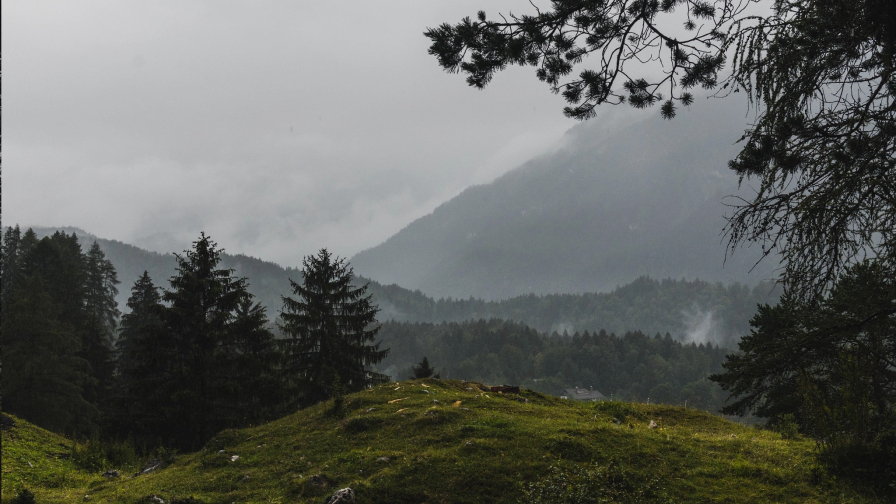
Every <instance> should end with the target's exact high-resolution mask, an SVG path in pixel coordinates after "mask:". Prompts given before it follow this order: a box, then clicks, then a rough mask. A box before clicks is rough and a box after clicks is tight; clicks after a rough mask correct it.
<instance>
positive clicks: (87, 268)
mask: <svg viewBox="0 0 896 504" xmlns="http://www.w3.org/2000/svg"><path fill="white" fill-rule="evenodd" d="M83 263H84V265H83V266H84V275H83V279H84V290H83V292H84V300H83V307H84V313H83V322H82V328H81V331H82V345H83V347H82V351H83V352H84V355H85V358H86V359H87V360H88V362H90V365H91V367H92V368H93V377H94V379H95V380H96V385H95V387H92V388H91V389H90V390H89V391H88V393H89V394H90V396H91V397H90V399H91V400H92V401H94V402H96V403H97V404H100V403H102V402H103V401H105V400H106V398H107V395H108V392H109V388H110V387H111V385H112V383H111V382H112V374H113V371H114V362H113V357H112V348H113V345H114V340H115V332H116V331H117V329H118V317H119V316H120V315H121V312H119V311H118V302H117V301H116V300H115V296H116V295H118V287H116V286H117V285H118V283H119V282H118V274H117V273H116V271H115V267H114V266H113V265H112V262H111V261H109V260H108V259H106V255H105V254H104V253H103V251H102V250H100V247H99V245H98V244H97V243H96V242H93V245H91V247H90V249H89V250H88V251H87V254H84V256H83Z"/></svg>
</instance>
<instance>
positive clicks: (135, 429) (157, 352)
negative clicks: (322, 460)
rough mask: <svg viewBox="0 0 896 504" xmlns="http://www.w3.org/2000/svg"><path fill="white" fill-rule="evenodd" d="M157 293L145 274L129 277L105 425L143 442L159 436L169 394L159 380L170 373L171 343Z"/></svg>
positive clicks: (151, 440) (153, 440) (149, 441)
mask: <svg viewBox="0 0 896 504" xmlns="http://www.w3.org/2000/svg"><path fill="white" fill-rule="evenodd" d="M161 300H162V297H161V295H160V294H159V290H158V288H157V287H156V286H155V285H154V284H153V282H152V279H151V278H150V277H149V273H147V272H146V271H144V272H143V275H142V276H141V277H140V278H139V279H137V281H136V282H134V286H133V287H132V288H131V296H130V297H129V298H128V302H127V306H128V308H129V309H130V312H129V313H126V314H125V315H123V316H122V317H121V333H120V335H119V338H118V341H117V342H116V346H115V349H116V354H117V359H116V360H117V364H118V366H117V374H116V377H117V380H116V386H115V392H114V396H113V401H112V404H111V406H112V408H111V409H112V411H111V418H110V419H109V420H110V421H109V424H110V427H111V428H112V430H113V431H114V432H116V433H117V434H120V435H124V436H134V437H135V438H137V439H139V440H141V441H143V442H148V443H154V442H156V441H157V440H158V438H159V434H160V433H161V432H162V431H163V426H164V425H165V423H166V422H165V410H166V404H167V402H168V401H169V398H168V397H167V395H165V393H164V392H163V388H162V385H163V384H164V382H165V379H166V378H168V377H170V374H171V364H172V359H173V355H172V347H171V341H170V337H169V334H168V332H167V331H165V330H164V327H163V325H162V319H161V315H162V303H161Z"/></svg>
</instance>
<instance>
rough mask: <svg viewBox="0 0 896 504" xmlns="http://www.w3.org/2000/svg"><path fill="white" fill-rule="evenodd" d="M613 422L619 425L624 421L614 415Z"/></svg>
mask: <svg viewBox="0 0 896 504" xmlns="http://www.w3.org/2000/svg"><path fill="white" fill-rule="evenodd" d="M613 423H614V424H616V425H619V424H621V423H622V421H621V420H619V419H618V418H616V417H613Z"/></svg>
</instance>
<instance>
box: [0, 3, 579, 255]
mask: <svg viewBox="0 0 896 504" xmlns="http://www.w3.org/2000/svg"><path fill="white" fill-rule="evenodd" d="M481 4H482V2H478V1H472V0H470V1H463V2H460V1H452V2H444V3H442V4H441V5H435V4H433V3H431V2H419V1H410V0H409V1H404V2H385V3H383V2H363V1H351V2H348V1H346V2H326V3H314V2H286V1H284V2H225V1H219V0H214V1H213V0H208V1H204V2H174V1H171V2H164V1H163V2H100V1H82V2H77V3H72V2H63V1H56V2H51V1H48V2H16V3H8V4H5V5H4V15H3V21H2V23H3V26H2V29H3V36H2V43H3V45H4V47H5V49H6V50H5V54H4V62H3V63H4V74H5V75H4V78H5V79H4V81H5V82H4V111H3V112H4V126H6V131H5V138H4V140H5V142H4V153H3V155H4V161H5V163H4V165H5V170H4V184H3V214H4V217H5V219H4V224H11V223H16V222H18V223H20V224H23V225H74V226H79V227H82V228H85V229H86V230H88V231H90V232H93V233H95V234H97V235H99V236H103V237H107V238H114V239H119V240H124V241H137V242H139V243H141V244H144V245H147V246H153V247H156V248H158V249H161V250H169V249H170V247H172V246H179V245H178V244H181V245H185V244H187V243H189V241H191V240H192V239H194V238H195V237H196V236H197V235H198V233H199V231H201V230H204V231H206V232H207V233H209V234H211V235H212V236H213V237H214V238H215V239H216V240H217V241H218V243H219V244H221V245H222V246H224V247H225V248H227V249H228V251H230V252H241V253H247V254H251V255H255V256H260V257H263V258H266V259H270V260H274V261H277V262H280V263H282V264H285V265H295V264H297V263H298V262H299V260H300V258H301V256H302V255H304V254H308V253H311V252H313V251H314V250H316V249H317V248H320V247H324V246H326V247H329V248H331V249H332V250H334V251H335V252H336V253H338V254H340V255H344V256H350V255H352V254H354V253H355V252H358V251H360V250H362V249H365V248H368V247H371V246H374V245H376V244H378V243H379V242H381V241H382V240H384V239H385V238H387V237H388V236H390V235H391V234H392V233H394V232H396V231H398V230H400V229H401V228H402V227H403V226H405V225H406V224H407V223H409V222H411V221H412V220H413V219H414V218H416V217H419V216H422V215H424V214H426V213H428V212H430V211H431V210H432V209H433V208H434V207H435V206H437V205H438V204H439V203H441V202H443V201H445V200H446V199H448V198H450V197H451V196H453V195H455V194H457V193H458V192H460V191H461V190H462V189H463V188H464V187H466V186H468V185H470V184H473V183H482V182H486V181H488V180H491V179H493V178H494V177H496V176H498V175H500V174H501V173H503V172H506V171H507V170H509V169H511V168H513V167H514V166H516V165H518V164H519V163H521V162H523V161H525V160H526V159H528V158H529V157H532V156H534V155H536V154H538V153H539V152H541V151H543V150H545V149H548V148H551V146H553V145H555V144H556V143H557V142H558V140H559V139H560V137H561V136H562V133H563V132H564V131H565V130H566V129H567V128H569V127H570V126H572V123H571V122H570V121H569V120H568V119H565V118H564V117H562V114H561V113H560V110H561V107H562V99H561V98H559V97H557V96H554V95H551V94H550V93H548V92H547V90H546V88H545V86H544V84H542V83H540V82H538V81H537V80H536V79H534V78H533V76H532V69H511V70H509V71H508V72H505V73H504V74H502V75H500V76H498V77H497V78H496V80H495V82H494V83H493V85H491V86H490V87H489V88H488V89H486V90H485V91H482V92H477V91H474V90H471V89H469V88H468V87H467V86H466V84H465V83H464V81H463V78H461V77H459V76H451V75H446V74H445V73H444V72H443V71H442V70H441V69H439V68H438V66H437V65H436V62H435V60H434V58H432V57H431V56H429V55H427V54H426V48H427V46H428V44H427V42H428V41H427V39H425V38H424V37H423V36H422V32H423V30H424V29H425V28H426V27H429V26H435V25H437V24H439V23H441V22H444V21H455V20H458V19H460V18H461V17H462V16H465V15H473V14H474V13H475V11H476V9H477V8H479V7H481ZM516 7H520V5H519V4H518V2H511V1H506V2H490V4H489V8H492V9H495V11H496V12H497V11H507V10H508V9H509V8H514V9H515V8H516Z"/></svg>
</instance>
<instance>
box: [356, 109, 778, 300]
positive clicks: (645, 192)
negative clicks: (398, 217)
mask: <svg viewBox="0 0 896 504" xmlns="http://www.w3.org/2000/svg"><path fill="white" fill-rule="evenodd" d="M745 112H746V107H745V106H743V105H742V104H740V103H738V102H734V101H731V100H705V101H704V100H701V101H699V102H698V103H696V104H695V105H693V106H692V107H690V110H685V111H682V112H681V113H680V114H679V117H677V118H676V119H674V120H672V121H662V120H661V119H660V118H659V117H658V116H653V115H651V116H650V117H648V118H646V119H644V120H642V121H640V122H637V123H635V124H631V125H629V126H626V127H621V128H618V129H615V130H614V129H610V127H608V125H607V124H605V123H602V122H600V121H599V120H593V121H588V122H585V123H582V124H580V125H577V126H576V127H574V128H572V129H571V130H570V132H569V133H568V134H567V138H566V141H565V145H564V146H563V147H562V148H561V149H559V150H558V151H556V152H554V153H551V154H548V155H545V156H542V157H540V158H537V159H533V160H531V161H529V162H528V163H526V164H524V165H523V166H521V167H519V168H517V169H515V170H513V171H511V172H509V173H507V174H505V175H504V176H502V177H500V178H498V179H497V180H495V181H494V182H492V183H490V184H487V185H481V186H474V187H470V188H468V189H467V190H465V191H464V192H463V193H461V194H460V195H458V196H457V197H455V198H453V199H452V200H450V201H448V202H446V203H444V204H443V205H441V206H439V207H438V208H436V209H435V211H433V213H432V214H430V215H427V216H425V217H422V218H420V219H418V220H416V221H414V222H413V223H411V224H410V225H408V226H407V227H406V228H404V229H403V230H402V231H400V232H399V233H397V234H396V235H394V236H392V237H391V238H389V239H388V240H386V241H385V242H384V243H382V244H381V245H379V246H377V247H374V248H372V249H368V250H365V251H363V252H360V253H359V254H357V255H356V256H354V257H353V258H352V260H351V262H352V265H353V266H354V267H355V270H356V271H357V272H358V273H360V274H362V275H364V276H368V277H370V278H372V279H374V280H377V281H378V282H382V283H397V284H399V285H402V286H404V287H407V288H410V289H420V290H421V291H423V292H425V293H426V294H428V295H431V296H434V297H442V296H452V297H468V296H476V297H483V298H486V299H500V298H507V297H511V296H516V295H521V294H526V293H536V294H545V293H573V292H593V291H608V290H611V289H612V288H614V287H615V286H618V285H622V284H625V283H628V282H631V281H633V280H634V279H635V278H637V277H639V276H642V275H650V276H651V277H654V278H666V277H671V278H688V279H693V278H701V279H708V280H712V281H723V282H726V283H728V282H732V281H741V282H745V283H748V284H755V283H756V282H757V281H759V280H760V279H763V278H767V277H770V276H772V270H773V268H774V267H775V266H776V264H774V263H773V262H772V261H766V262H764V263H763V264H761V265H760V266H759V267H758V268H756V270H755V271H753V272H752V273H748V272H749V270H750V268H751V267H752V266H753V264H754V263H755V261H756V260H757V258H758V255H757V253H756V251H755V250H739V251H738V252H737V253H736V254H735V255H734V256H733V257H732V258H729V259H728V261H727V263H725V246H724V244H723V243H722V236H721V235H720V233H721V231H722V228H723V226H724V223H725V221H724V219H723V215H724V214H725V213H726V211H727V208H726V207H725V206H724V205H723V204H722V198H723V197H724V196H726V195H730V194H734V193H736V192H737V178H736V176H735V175H734V174H733V172H731V171H730V170H728V169H727V161H728V160H729V159H731V158H732V157H733V156H734V154H735V153H736V152H737V147H736V146H734V145H733V142H734V141H735V140H736V139H737V138H739V136H740V134H742V133H743V128H744V124H745V119H744V115H745Z"/></svg>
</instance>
